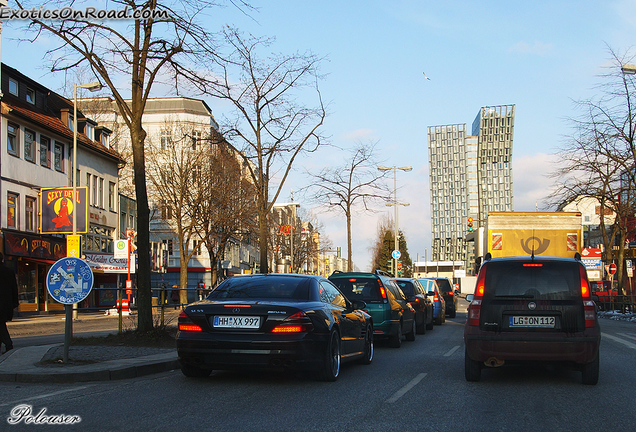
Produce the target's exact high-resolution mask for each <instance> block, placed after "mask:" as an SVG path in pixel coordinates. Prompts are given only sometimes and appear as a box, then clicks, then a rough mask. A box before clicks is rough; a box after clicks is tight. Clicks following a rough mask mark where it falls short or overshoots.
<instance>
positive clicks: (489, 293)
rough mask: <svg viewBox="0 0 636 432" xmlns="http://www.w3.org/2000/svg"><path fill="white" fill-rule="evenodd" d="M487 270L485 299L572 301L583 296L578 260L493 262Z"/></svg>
mask: <svg viewBox="0 0 636 432" xmlns="http://www.w3.org/2000/svg"><path fill="white" fill-rule="evenodd" d="M530 264H531V265H530ZM485 270H486V281H485V282H486V284H485V288H486V289H485V292H484V298H496V297H516V298H523V299H525V298H528V299H536V300H569V299H572V298H580V296H581V283H580V282H581V280H580V273H579V264H577V263H575V262H545V261H544V262H536V261H533V262H532V263H530V262H527V261H519V262H511V261H507V262H505V261H504V262H492V263H488V264H487V267H486V269H485Z"/></svg>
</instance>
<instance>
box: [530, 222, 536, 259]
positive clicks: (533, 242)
mask: <svg viewBox="0 0 636 432" xmlns="http://www.w3.org/2000/svg"><path fill="white" fill-rule="evenodd" d="M535 243H536V242H535V241H534V228H532V257H531V258H532V260H533V261H534V244H535Z"/></svg>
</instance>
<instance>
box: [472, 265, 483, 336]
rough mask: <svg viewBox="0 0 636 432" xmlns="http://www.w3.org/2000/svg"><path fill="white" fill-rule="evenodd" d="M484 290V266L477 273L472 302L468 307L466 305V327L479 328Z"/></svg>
mask: <svg viewBox="0 0 636 432" xmlns="http://www.w3.org/2000/svg"><path fill="white" fill-rule="evenodd" d="M485 290H486V266H484V267H482V268H481V270H480V271H479V276H478V278H477V285H476V286H475V294H474V297H473V301H472V302H471V303H470V305H468V325H472V326H479V317H480V315H481V301H482V299H483V298H484V291H485Z"/></svg>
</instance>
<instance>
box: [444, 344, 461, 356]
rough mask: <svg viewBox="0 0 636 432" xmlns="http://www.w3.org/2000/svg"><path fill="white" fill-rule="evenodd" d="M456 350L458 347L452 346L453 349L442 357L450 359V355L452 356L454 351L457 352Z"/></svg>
mask: <svg viewBox="0 0 636 432" xmlns="http://www.w3.org/2000/svg"><path fill="white" fill-rule="evenodd" d="M458 349H459V345H457V346H454V347H453V349H451V350H450V351H449V352H447V353H446V354H444V357H450V356H452V355H453V353H454V352H455V351H457V350H458Z"/></svg>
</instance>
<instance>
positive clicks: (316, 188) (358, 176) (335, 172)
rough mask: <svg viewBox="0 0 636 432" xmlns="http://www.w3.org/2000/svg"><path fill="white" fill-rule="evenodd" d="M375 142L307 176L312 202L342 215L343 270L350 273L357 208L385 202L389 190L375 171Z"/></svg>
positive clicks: (358, 147)
mask: <svg viewBox="0 0 636 432" xmlns="http://www.w3.org/2000/svg"><path fill="white" fill-rule="evenodd" d="M376 144H377V143H369V144H363V143H358V145H357V146H356V147H355V148H353V149H352V150H351V152H350V156H349V157H346V158H345V160H346V161H347V162H346V163H345V164H344V165H342V166H339V167H335V168H324V169H322V170H321V171H320V172H319V173H317V174H311V173H310V175H311V176H312V177H313V179H314V181H313V182H312V186H310V188H311V190H312V191H313V193H312V200H313V201H314V202H317V203H320V204H323V205H324V206H325V207H326V209H327V210H328V211H329V210H337V211H341V212H342V213H344V216H345V219H346V222H347V259H348V263H347V271H352V268H353V260H352V256H353V254H352V247H351V244H352V238H351V219H352V216H353V214H354V213H355V211H356V210H357V209H359V210H360V211H361V212H371V211H373V209H372V208H371V207H370V205H371V204H372V203H373V202H375V201H378V200H387V199H388V197H389V194H390V190H389V188H388V186H387V184H386V183H385V182H384V181H383V180H384V177H385V172H382V171H378V169H377V167H378V164H379V163H378V162H377V161H376V160H375V159H376V158H375V146H376Z"/></svg>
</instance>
